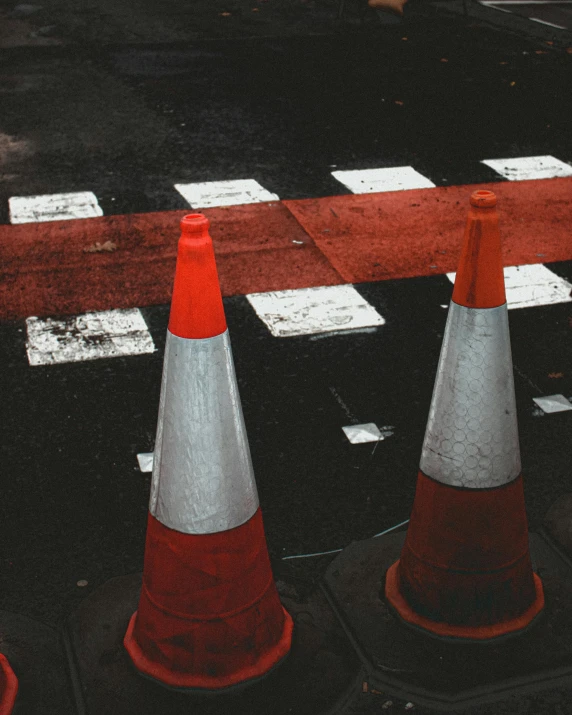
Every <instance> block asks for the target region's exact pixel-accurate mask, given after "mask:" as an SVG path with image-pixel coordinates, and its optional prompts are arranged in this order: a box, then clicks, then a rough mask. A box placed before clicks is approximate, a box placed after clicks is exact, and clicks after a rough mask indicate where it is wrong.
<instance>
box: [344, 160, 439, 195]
mask: <svg viewBox="0 0 572 715" xmlns="http://www.w3.org/2000/svg"><path fill="white" fill-rule="evenodd" d="M332 176H333V177H334V178H335V179H337V180H338V181H339V182H341V183H342V184H343V185H344V186H346V187H347V188H348V189H349V190H350V191H351V192H352V193H353V194H373V193H376V192H380V191H405V190H407V189H431V188H434V187H435V184H434V183H433V182H432V181H429V179H428V178H427V177H426V176H423V174H420V173H419V172H418V171H415V169H414V168H413V167H412V166H394V167H390V168H387V169H355V170H352V171H332Z"/></svg>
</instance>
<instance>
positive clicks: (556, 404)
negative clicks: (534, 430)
mask: <svg viewBox="0 0 572 715" xmlns="http://www.w3.org/2000/svg"><path fill="white" fill-rule="evenodd" d="M532 399H533V400H534V402H536V404H537V405H538V406H539V407H540V409H541V410H542V411H543V412H546V413H551V412H567V411H568V410H572V403H570V400H567V399H566V398H565V397H564V395H547V396H546V397H533V398H532Z"/></svg>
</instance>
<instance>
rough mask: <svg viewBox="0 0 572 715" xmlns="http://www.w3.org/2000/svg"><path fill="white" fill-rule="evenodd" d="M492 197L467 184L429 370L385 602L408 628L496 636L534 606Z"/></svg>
mask: <svg viewBox="0 0 572 715" xmlns="http://www.w3.org/2000/svg"><path fill="white" fill-rule="evenodd" d="M495 206H496V198H495V196H494V194H493V193H492V192H490V191H476V192H474V193H473V195H472V196H471V208H470V210H469V215H468V219H467V224H466V228H465V236H464V244H463V248H462V252H461V259H460V265H459V270H458V272H457V276H456V279H455V287H454V290H453V299H452V301H451V305H450V307H449V314H448V317H447V326H446V329H445V334H444V336H443V346H442V349H441V356H440V359H439V366H438V369H437V378H436V381H435V387H434V390H433V398H432V401H431V408H430V412H429V420H428V423H427V429H426V432H425V441H424V444H423V451H422V455H421V463H420V470H419V475H418V480H417V490H416V494H415V500H414V504H413V510H412V513H411V519H410V523H409V528H408V531H407V537H406V541H405V545H404V547H403V551H402V553H401V558H400V559H399V561H397V562H396V563H395V564H393V566H391V567H390V568H389V569H388V572H387V575H386V586H385V594H386V598H387V601H388V603H389V604H390V605H391V606H392V607H393V609H394V610H395V611H396V613H397V614H398V615H399V616H400V617H401V618H402V619H403V620H404V621H405V622H406V623H408V624H409V625H411V626H414V627H417V628H421V629H423V630H425V631H427V632H428V633H430V634H431V635H434V636H437V637H446V638H461V639H468V640H478V641H482V640H488V639H491V638H497V637H499V636H506V635H509V634H513V633H516V632H518V631H519V630H522V629H523V628H525V627H526V626H528V625H529V624H530V623H531V621H532V620H533V619H534V618H535V617H536V616H537V615H538V613H539V612H540V611H541V610H542V608H543V606H544V596H543V590H542V584H541V581H540V579H539V577H538V576H537V575H536V574H534V573H533V571H532V564H531V559H530V552H529V545H528V526H527V519H526V511H525V505H524V494H523V487H522V475H521V465H520V450H519V444H518V428H517V420H516V405H515V396H514V382H513V373H512V358H511V350H510V338H509V331H508V313H507V305H506V296H505V288H504V276H503V269H502V259H501V244H500V235H499V230H498V217H497V212H496V208H495Z"/></svg>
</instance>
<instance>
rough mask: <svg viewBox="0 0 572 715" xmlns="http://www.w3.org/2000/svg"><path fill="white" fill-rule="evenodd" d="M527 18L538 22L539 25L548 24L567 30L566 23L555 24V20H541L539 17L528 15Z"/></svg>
mask: <svg viewBox="0 0 572 715" xmlns="http://www.w3.org/2000/svg"><path fill="white" fill-rule="evenodd" d="M528 19H529V20H532V21H533V22H539V23H540V24H541V25H548V27H555V28H556V29H557V30H567V29H568V28H567V27H566V25H557V24H556V23H555V22H548V20H541V19H540V18H539V17H529V18H528Z"/></svg>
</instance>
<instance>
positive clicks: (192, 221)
mask: <svg viewBox="0 0 572 715" xmlns="http://www.w3.org/2000/svg"><path fill="white" fill-rule="evenodd" d="M210 225H211V222H210V221H209V220H208V218H207V217H206V216H205V215H204V214H198V213H197V214H187V215H186V216H183V218H182V219H181V233H182V234H183V236H196V235H197V234H198V235H201V234H204V233H205V232H206V231H208V230H209V226H210Z"/></svg>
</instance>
